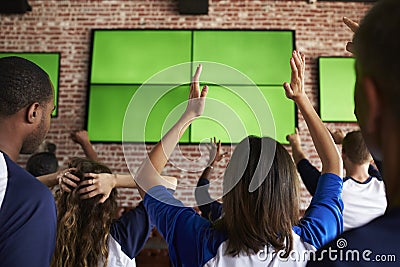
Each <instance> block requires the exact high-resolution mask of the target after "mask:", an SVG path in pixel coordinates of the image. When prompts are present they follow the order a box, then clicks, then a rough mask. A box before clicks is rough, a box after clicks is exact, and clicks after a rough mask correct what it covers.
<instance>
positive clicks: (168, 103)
mask: <svg viewBox="0 0 400 267" xmlns="http://www.w3.org/2000/svg"><path fill="white" fill-rule="evenodd" d="M187 95H188V87H187V86H184V87H175V88H173V87H166V86H157V85H152V86H149V87H145V88H144V87H141V88H139V86H137V85H92V86H91V88H90V96H89V107H88V109H89V110H88V114H89V116H88V122H87V129H88V133H89V137H90V140H92V141H94V142H99V141H101V142H121V141H122V140H124V141H125V142H145V141H146V142H158V141H159V140H160V139H161V137H162V136H163V135H164V134H165V133H166V132H167V131H168V130H169V128H170V127H171V126H172V125H173V124H174V123H175V122H176V121H177V119H178V118H179V116H180V115H181V114H182V112H183V111H184V109H185V107H186V104H185V101H186V99H187ZM181 103H183V104H182V105H180V104H181ZM127 111H128V112H127ZM125 114H126V116H127V118H126V120H125V124H124V116H125ZM123 134H124V138H122V137H123ZM180 141H181V142H189V132H185V133H184V135H183V136H182V138H181V140H180Z"/></svg>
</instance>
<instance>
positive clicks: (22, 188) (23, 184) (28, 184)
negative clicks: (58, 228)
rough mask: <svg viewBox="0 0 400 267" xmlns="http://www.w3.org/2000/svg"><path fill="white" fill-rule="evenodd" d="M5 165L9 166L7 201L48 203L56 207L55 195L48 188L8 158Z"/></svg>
mask: <svg viewBox="0 0 400 267" xmlns="http://www.w3.org/2000/svg"><path fill="white" fill-rule="evenodd" d="M4 163H5V164H6V166H7V176H8V183H7V190H6V195H5V200H7V199H8V200H10V199H11V200H12V201H15V202H25V201H29V204H30V205H35V204H38V203H46V204H48V205H50V206H52V207H53V206H54V207H55V201H54V197H53V194H52V193H51V191H50V190H49V189H48V188H47V186H45V185H44V184H43V183H42V182H40V181H39V180H38V179H36V177H34V176H32V175H31V174H30V173H28V172H27V171H26V170H25V169H23V168H22V167H20V166H19V165H17V164H16V163H15V162H13V161H12V160H10V159H9V158H8V157H7V156H5V157H4Z"/></svg>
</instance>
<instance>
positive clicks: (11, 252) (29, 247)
mask: <svg viewBox="0 0 400 267" xmlns="http://www.w3.org/2000/svg"><path fill="white" fill-rule="evenodd" d="M53 109H54V94H53V86H52V84H51V82H50V79H49V76H48V75H47V74H46V72H44V71H43V70H42V69H41V68H40V67H39V66H37V65H36V64H34V63H32V62H30V61H28V60H26V59H23V58H19V57H6V58H2V59H0V265H1V266H7V267H12V266H18V267H21V266H30V267H43V266H49V265H50V261H51V257H52V255H53V251H54V245H55V237H56V208H55V203H54V198H53V195H52V194H51V192H50V191H49V189H48V188H47V187H46V186H45V185H43V184H42V183H41V182H40V181H39V180H37V179H36V178H35V177H33V176H32V175H31V174H29V173H28V172H27V171H25V170H24V169H22V168H21V167H20V166H18V165H17V164H16V163H15V161H16V160H17V158H18V155H19V154H20V153H32V152H34V151H35V149H36V148H37V147H38V146H39V144H40V143H41V142H42V141H43V139H44V138H45V136H46V134H47V132H48V130H49V127H50V118H51V113H52V111H53Z"/></svg>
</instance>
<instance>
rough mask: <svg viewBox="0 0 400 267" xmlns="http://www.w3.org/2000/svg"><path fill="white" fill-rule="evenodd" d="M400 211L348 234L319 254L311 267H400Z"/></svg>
mask: <svg viewBox="0 0 400 267" xmlns="http://www.w3.org/2000/svg"><path fill="white" fill-rule="evenodd" d="M399 220H400V209H398V210H396V211H391V212H389V214H387V215H384V216H381V217H379V218H377V219H375V220H373V221H372V222H370V223H368V224H366V225H365V226H362V227H359V228H356V229H353V230H350V231H347V232H344V233H343V234H342V235H340V236H339V237H337V238H336V239H334V240H333V241H331V242H329V243H328V244H327V245H325V246H324V247H322V248H321V249H320V250H318V252H317V254H316V257H315V258H314V259H313V260H312V262H310V263H309V265H308V266H320V265H322V264H324V265H326V266H360V265H362V264H368V265H371V266H380V265H381V264H382V263H379V261H382V259H383V258H385V266H398V263H397V264H396V262H395V260H398V259H400V248H399V246H398V240H399V239H400V228H399V227H398V221H399Z"/></svg>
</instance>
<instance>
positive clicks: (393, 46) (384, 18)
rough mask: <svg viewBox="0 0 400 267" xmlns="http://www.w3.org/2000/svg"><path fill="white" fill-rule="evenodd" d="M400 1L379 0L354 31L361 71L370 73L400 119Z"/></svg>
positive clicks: (381, 93) (363, 74)
mask: <svg viewBox="0 0 400 267" xmlns="http://www.w3.org/2000/svg"><path fill="white" fill-rule="evenodd" d="M399 14H400V1H399V0H380V1H378V2H377V3H376V4H375V5H374V6H373V7H372V8H371V10H370V11H369V12H368V13H367V15H366V16H365V17H364V18H363V20H362V21H361V23H360V27H359V29H358V30H357V32H356V33H355V35H354V40H353V41H354V46H355V56H356V60H357V71H358V73H359V74H361V75H362V76H368V77H370V78H371V79H372V80H373V82H374V83H375V85H376V87H377V88H378V89H379V96H380V97H382V98H383V99H384V100H385V102H386V103H387V104H388V105H389V108H390V109H391V110H392V111H393V114H397V115H398V116H399V117H398V118H399V119H400V105H399V104H398V100H399V98H400V75H399V70H400V63H399V62H400V54H399V47H400V38H399V37H398V36H399V35H400V15H399Z"/></svg>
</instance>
